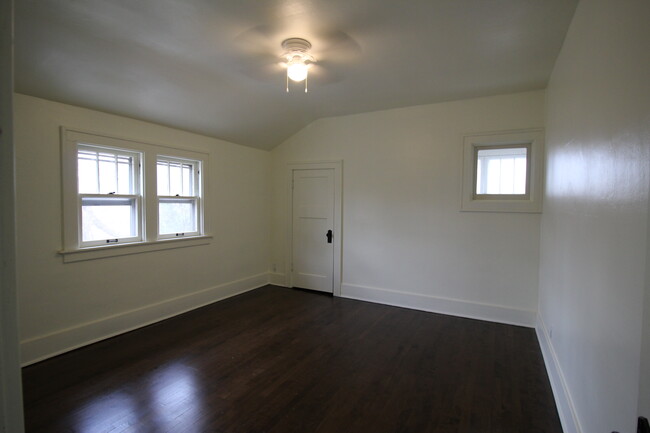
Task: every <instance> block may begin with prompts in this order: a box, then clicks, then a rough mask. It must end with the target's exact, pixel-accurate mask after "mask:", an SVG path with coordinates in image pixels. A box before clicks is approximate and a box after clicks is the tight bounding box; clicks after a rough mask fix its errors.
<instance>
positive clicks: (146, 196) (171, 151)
mask: <svg viewBox="0 0 650 433" xmlns="http://www.w3.org/2000/svg"><path fill="white" fill-rule="evenodd" d="M84 145H86V146H90V147H98V148H106V149H109V150H113V149H114V150H118V151H122V152H124V153H131V154H133V153H136V154H139V155H140V156H139V166H140V167H139V173H138V176H140V189H139V190H138V191H137V194H135V195H134V197H136V198H137V200H138V204H137V205H139V213H140V216H139V218H138V219H139V222H138V224H139V231H138V234H139V239H130V238H129V239H121V240H118V242H111V243H108V244H107V243H106V241H103V242H97V243H95V242H92V243H90V242H86V243H82V242H81V240H82V238H81V196H86V195H87V194H83V195H82V194H79V193H78V177H77V169H78V161H77V158H78V149H79V147H80V146H82V148H83V146H84ZM159 157H161V158H162V157H164V158H171V159H174V160H186V161H194V162H198V166H200V175H199V176H198V177H196V178H195V179H196V180H197V182H198V184H197V185H196V188H197V190H196V191H197V192H199V193H200V197H199V204H198V207H197V231H196V232H194V233H187V234H185V235H184V236H180V237H176V236H174V237H160V236H159V235H158V194H157V171H156V164H157V160H158V158H159ZM208 166H209V154H208V153H206V152H204V151H202V150H198V149H192V148H188V147H184V146H183V147H180V146H179V147H176V146H168V145H160V144H151V143H145V142H142V141H139V140H131V139H124V138H117V137H112V136H109V135H107V134H101V133H94V132H87V131H83V130H78V129H72V128H66V127H61V177H62V193H63V200H62V206H63V227H62V230H63V236H62V238H63V248H62V249H61V250H60V251H59V254H61V255H62V256H63V261H64V262H65V263H68V262H77V261H82V260H92V259H99V258H104V257H113V256H119V255H125V254H135V253H142V252H148V251H156V250H161V249H168V248H181V247H190V246H196V245H205V244H208V243H210V242H211V240H212V236H211V235H210V234H209V232H208V229H209V227H207V224H206V221H207V220H208V219H207V218H206V216H207V215H209V212H210V209H209V207H208V204H209V201H207V200H205V197H206V193H207V189H206V185H207V184H208V183H207V182H208V176H207V175H208V173H209V169H208ZM90 196H92V197H94V196H100V195H95V194H90ZM138 196H139V198H138ZM103 197H105V195H104V196H103ZM129 197H130V195H129Z"/></svg>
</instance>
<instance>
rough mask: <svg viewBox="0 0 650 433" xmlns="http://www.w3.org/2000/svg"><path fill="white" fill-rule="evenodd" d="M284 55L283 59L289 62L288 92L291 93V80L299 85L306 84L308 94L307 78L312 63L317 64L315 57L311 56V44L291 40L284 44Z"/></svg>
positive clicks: (287, 65)
mask: <svg viewBox="0 0 650 433" xmlns="http://www.w3.org/2000/svg"><path fill="white" fill-rule="evenodd" d="M282 48H283V49H284V54H282V58H283V59H285V60H286V61H287V63H286V64H285V66H286V67H287V92H288V91H289V79H291V81H295V82H297V83H299V82H301V81H304V82H305V93H306V92H307V77H308V75H309V67H310V66H311V63H314V62H316V59H314V56H312V55H311V54H309V50H310V49H311V44H310V43H309V41H307V40H305V39H302V38H289V39H285V40H284V41H283V42H282Z"/></svg>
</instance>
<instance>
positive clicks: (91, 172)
mask: <svg viewBox="0 0 650 433" xmlns="http://www.w3.org/2000/svg"><path fill="white" fill-rule="evenodd" d="M97 175H98V169H97V152H90V151H85V150H79V153H78V155H77V176H78V178H79V193H81V194H97V193H98V192H99V183H98V182H99V178H98V177H97Z"/></svg>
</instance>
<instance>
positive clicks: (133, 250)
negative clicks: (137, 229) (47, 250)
mask: <svg viewBox="0 0 650 433" xmlns="http://www.w3.org/2000/svg"><path fill="white" fill-rule="evenodd" d="M210 242H212V236H209V235H203V236H192V237H187V238H180V239H179V238H173V239H161V240H159V241H154V242H134V243H130V244H121V245H107V246H101V247H88V248H82V249H77V250H62V251H59V254H60V255H61V256H63V263H75V262H82V261H85V260H95V259H103V258H107V257H115V256H125V255H129V254H140V253H148V252H150V251H160V250H169V249H174V248H187V247H195V246H198V245H208V244H209V243H210Z"/></svg>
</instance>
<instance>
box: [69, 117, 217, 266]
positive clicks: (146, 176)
mask: <svg viewBox="0 0 650 433" xmlns="http://www.w3.org/2000/svg"><path fill="white" fill-rule="evenodd" d="M61 133H62V135H61V136H62V141H61V146H62V152H61V155H62V177H63V249H62V250H61V254H62V255H63V258H64V261H66V262H67V261H79V260H87V259H94V258H101V257H110V256H113V255H121V254H131V253H134V252H145V251H153V250H159V249H165V248H176V247H181V246H194V245H202V244H206V243H208V242H209V239H210V236H209V235H206V226H205V220H206V218H205V212H206V206H205V200H204V196H205V195H204V194H205V193H204V191H205V182H206V174H207V165H208V154H207V153H204V152H201V151H198V150H190V149H185V148H180V147H179V148H176V147H171V146H161V145H155V144H150V143H141V142H138V141H133V140H125V139H119V138H114V137H109V136H106V135H101V134H92V133H86V132H81V131H75V130H71V129H66V128H62V131H61ZM177 240H178V242H177ZM122 247H127V248H122Z"/></svg>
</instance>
